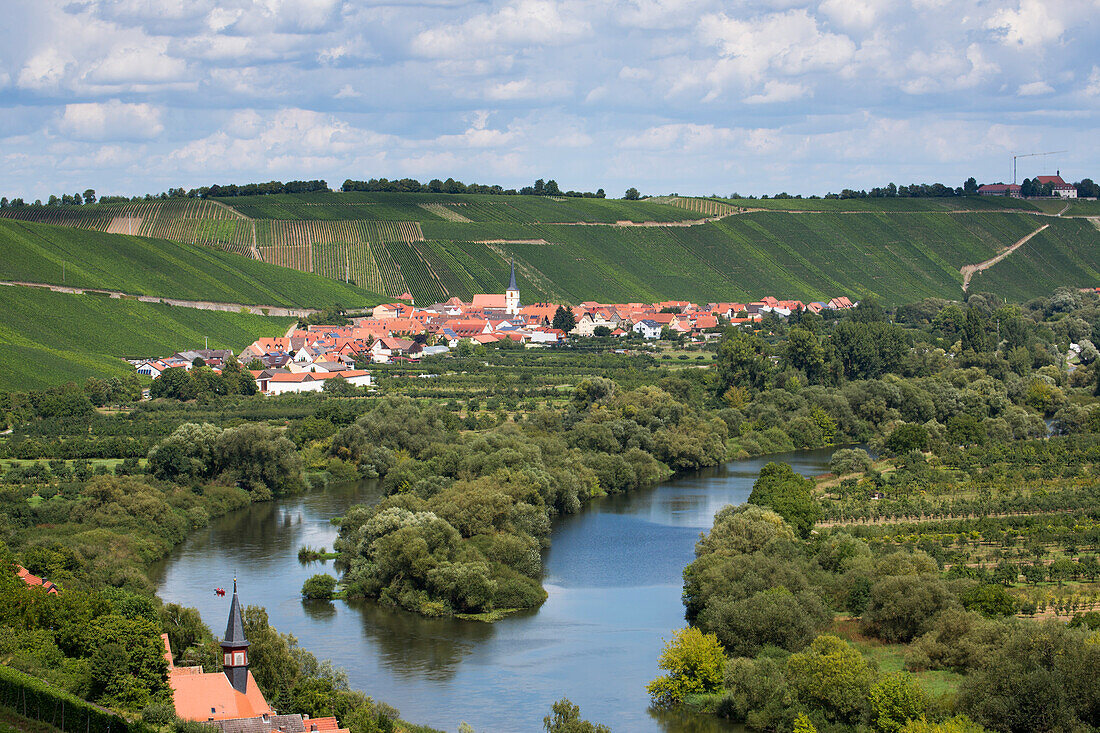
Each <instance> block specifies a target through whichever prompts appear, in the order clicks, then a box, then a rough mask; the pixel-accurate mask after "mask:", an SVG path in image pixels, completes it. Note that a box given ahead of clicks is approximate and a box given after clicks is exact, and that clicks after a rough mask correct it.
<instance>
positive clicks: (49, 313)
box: [0, 286, 293, 389]
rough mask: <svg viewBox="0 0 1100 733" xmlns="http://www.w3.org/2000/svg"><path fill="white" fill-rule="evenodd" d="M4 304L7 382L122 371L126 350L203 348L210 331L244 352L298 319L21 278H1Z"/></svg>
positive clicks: (2, 352) (213, 339)
mask: <svg viewBox="0 0 1100 733" xmlns="http://www.w3.org/2000/svg"><path fill="white" fill-rule="evenodd" d="M0 312H2V313H3V314H4V317H3V319H0V389H36V388H42V387H47V386H52V385H56V384H64V383H65V382H69V381H77V382H79V381H82V380H84V379H86V378H87V377H93V376H98V377H109V376H121V375H124V374H127V373H129V372H131V371H133V368H132V367H131V366H130V365H129V364H127V363H126V362H124V361H122V359H123V358H142V357H147V356H166V355H168V354H171V353H173V352H175V351H179V350H181V349H187V348H200V347H202V346H203V344H204V343H205V342H204V338H209V341H210V347H211V348H229V349H233V351H234V352H237V353H240V351H241V349H242V348H244V347H245V346H247V345H248V344H250V343H252V342H253V341H254V340H256V339H257V338H260V337H261V336H281V335H282V334H283V333H285V332H286V329H287V327H288V326H289V325H290V322H291V321H292V320H293V319H290V318H267V317H264V316H254V315H247V314H242V313H222V312H217V311H200V310H194V309H192V308H173V307H171V306H166V305H153V304H149V303H140V302H138V301H136V300H127V299H113V298H108V297H106V296H99V295H92V294H86V295H70V294H68V293H52V292H49V291H47V290H40V289H38V288H21V287H13V286H0ZM105 324H109V327H107V328H105V327H104V326H105Z"/></svg>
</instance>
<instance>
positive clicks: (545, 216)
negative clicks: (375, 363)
mask: <svg viewBox="0 0 1100 733" xmlns="http://www.w3.org/2000/svg"><path fill="white" fill-rule="evenodd" d="M219 201H221V202H223V203H224V204H226V205H227V206H231V207H233V208H234V209H235V210H236V211H238V212H240V213H241V214H243V215H245V216H248V217H252V218H254V219H319V220H339V219H373V220H388V221H402V220H404V221H442V220H448V219H451V217H450V216H449V214H442V213H439V211H438V207H437V206H436V205H440V206H442V207H444V208H445V209H446V210H448V211H453V212H454V213H457V214H458V215H460V216H462V217H464V218H466V219H469V220H471V221H490V222H491V221H502V222H508V221H511V222H528V223H533V222H578V221H581V222H596V223H605V224H614V223H615V222H616V221H638V222H641V221H681V220H683V219H692V218H697V217H694V216H692V213H691V212H690V211H686V210H684V209H682V208H677V207H675V206H669V205H667V204H662V203H653V202H651V201H622V200H619V199H582V198H560V197H555V198H550V197H548V196H490V195H486V194H434V193H364V192H359V191H353V192H349V193H311V194H276V195H272V196H238V197H234V198H225V199H219Z"/></svg>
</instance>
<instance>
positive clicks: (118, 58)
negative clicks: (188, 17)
mask: <svg viewBox="0 0 1100 733" xmlns="http://www.w3.org/2000/svg"><path fill="white" fill-rule="evenodd" d="M159 45H160V47H159V48H158V47H156V46H152V45H148V44H143V45H141V46H121V47H116V48H112V49H111V50H110V51H109V52H108V53H107V55H106V56H105V57H104V58H103V59H102V60H101V61H99V62H98V63H96V64H95V65H94V66H92V68H91V69H90V70H89V71H88V73H87V74H86V75H85V77H84V78H86V79H87V80H88V81H89V82H91V83H93V84H103V85H119V84H131V83H147V82H152V83H156V82H175V81H184V80H186V78H187V75H188V74H187V64H186V63H184V62H183V61H182V60H180V59H177V58H172V57H171V56H169V55H167V54H166V53H165V50H166V46H167V44H166V43H164V44H159Z"/></svg>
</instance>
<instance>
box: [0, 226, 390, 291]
mask: <svg viewBox="0 0 1100 733" xmlns="http://www.w3.org/2000/svg"><path fill="white" fill-rule="evenodd" d="M213 221H217V220H213ZM0 252H2V253H3V257H0V280H9V281H10V280H17V281H24V282H36V283H51V284H56V285H61V284H64V285H70V286H75V287H88V288H105V289H111V290H121V291H123V292H127V293H134V294H138V295H159V296H165V297H174V298H187V299H193V300H211V301H222V302H232V303H246V304H262V305H278V306H299V307H313V308H325V307H330V306H333V305H336V304H340V305H343V306H345V307H359V306H367V305H374V304H376V303H378V302H380V301H381V300H382V299H383V298H382V296H381V295H378V294H376V293H373V292H370V291H367V290H364V289H361V288H358V287H355V286H352V285H347V284H345V283H341V282H336V281H335V280H332V279H329V278H325V277H320V276H319V275H311V274H308V273H302V272H295V271H294V270H290V269H286V268H280V267H272V266H271V265H267V264H264V263H262V262H257V261H255V260H252V259H250V258H247V257H242V256H238V255H235V254H232V253H229V252H223V251H219V250H217V249H213V248H210V247H202V246H196V245H192V244H184V243H180V242H172V241H168V240H164V239H151V238H147V237H138V236H129V235H125V234H107V233H103V232H99V231H94V230H90V231H84V230H80V229H72V228H66V227H61V226H49V225H45V224H32V223H28V222H25V221H11V220H0Z"/></svg>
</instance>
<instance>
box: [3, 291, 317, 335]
mask: <svg viewBox="0 0 1100 733" xmlns="http://www.w3.org/2000/svg"><path fill="white" fill-rule="evenodd" d="M0 285H6V286H8V287H22V288H42V289H44V290H49V291H52V292H54V293H68V294H70V295H84V294H85V293H96V294H98V295H107V296H109V297H111V298H115V299H122V298H125V299H127V300H136V301H138V302H141V303H159V304H163V305H171V306H174V307H176V308H194V309H195V310H202V311H222V312H224V313H251V314H252V315H256V316H269V317H272V318H287V317H294V318H305V317H306V316H309V315H312V314H314V313H317V312H319V311H317V309H315V308H287V307H285V306H281V305H245V304H243V303H220V302H217V301H212V300H183V299H180V298H164V297H161V296H159V295H135V294H133V293H124V292H122V291H120V290H104V289H102V288H76V287H69V286H66V285H51V284H50V283H29V282H21V281H18V280H0ZM291 328H292V329H293V328H294V324H292V325H291Z"/></svg>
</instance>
